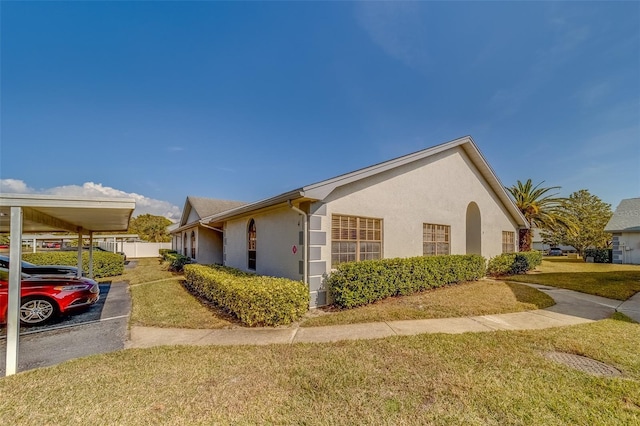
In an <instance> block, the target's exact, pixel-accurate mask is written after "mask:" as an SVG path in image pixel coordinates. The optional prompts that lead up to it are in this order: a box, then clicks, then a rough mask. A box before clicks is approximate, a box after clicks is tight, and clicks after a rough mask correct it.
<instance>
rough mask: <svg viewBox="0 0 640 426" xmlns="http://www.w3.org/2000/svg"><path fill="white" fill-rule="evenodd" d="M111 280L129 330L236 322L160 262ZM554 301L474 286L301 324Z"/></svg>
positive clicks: (504, 287) (506, 286) (468, 312)
mask: <svg viewBox="0 0 640 426" xmlns="http://www.w3.org/2000/svg"><path fill="white" fill-rule="evenodd" d="M137 262H138V263H137V266H136V267H135V268H133V269H126V270H125V272H124V275H122V276H120V277H112V280H114V281H127V282H129V284H130V286H131V297H132V300H133V309H132V314H131V325H139V326H147V327H175V328H227V327H231V326H239V323H238V321H236V319H235V318H233V317H231V316H230V315H228V314H226V313H225V312H224V311H222V310H220V309H217V308H216V307H215V306H212V305H211V304H207V303H206V302H204V301H200V300H198V299H197V298H195V297H194V296H193V295H192V294H190V293H189V292H188V291H187V290H186V289H185V288H184V287H183V286H182V280H183V277H182V275H178V274H174V273H172V272H170V271H168V270H167V267H166V265H165V264H164V263H163V262H161V261H160V260H158V259H139V260H138V261H137ZM553 303H554V302H553V299H551V298H550V297H549V296H547V295H546V294H544V293H542V292H540V291H538V290H535V289H532V288H530V287H527V286H524V285H520V284H511V283H505V282H497V281H478V282H469V283H463V284H457V285H454V286H447V287H442V288H439V289H435V290H430V291H426V292H423V293H420V294H416V295H412V296H403V297H396V298H390V299H386V300H383V301H380V302H378V303H375V304H372V305H368V306H364V307H360V308H355V309H349V310H344V311H333V310H331V309H317V310H312V311H310V312H309V314H308V315H307V318H306V319H305V320H303V322H302V323H301V324H300V325H301V326H303V327H314V326H323V325H335V324H354V323H363V322H372V321H393V320H406V319H426V318H448V317H461V316H476V315H489V314H499V313H506V312H520V311H526V310H531V309H541V308H545V307H548V306H551V305H553Z"/></svg>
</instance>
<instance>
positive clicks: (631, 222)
mask: <svg viewBox="0 0 640 426" xmlns="http://www.w3.org/2000/svg"><path fill="white" fill-rule="evenodd" d="M604 230H605V231H606V232H640V198H626V199H624V200H622V201H620V204H618V207H617V208H616V211H615V212H614V213H613V216H611V219H609V223H607V226H605V227H604Z"/></svg>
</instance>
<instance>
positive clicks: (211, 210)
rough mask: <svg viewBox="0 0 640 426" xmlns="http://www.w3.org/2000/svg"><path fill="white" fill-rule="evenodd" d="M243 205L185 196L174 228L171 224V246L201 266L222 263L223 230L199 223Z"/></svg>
mask: <svg viewBox="0 0 640 426" xmlns="http://www.w3.org/2000/svg"><path fill="white" fill-rule="evenodd" d="M244 204H246V203H243V202H241V201H228V200H214V199H210V198H201V197H193V196H188V197H187V200H186V201H185V203H184V208H183V209H182V216H181V217H180V222H178V223H177V226H174V225H170V226H171V228H173V229H170V230H169V229H168V231H169V232H170V233H171V247H172V249H173V250H175V251H177V252H178V253H180V254H182V255H184V256H188V257H190V258H192V259H193V260H195V261H197V262H199V263H203V264H222V252H221V250H218V247H221V246H222V229H216V228H214V227H211V226H208V225H207V224H205V223H202V222H201V219H202V218H203V217H206V216H211V215H214V214H216V213H220V212H223V211H226V210H229V209H232V208H234V207H238V206H242V205H244Z"/></svg>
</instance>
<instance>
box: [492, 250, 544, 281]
mask: <svg viewBox="0 0 640 426" xmlns="http://www.w3.org/2000/svg"><path fill="white" fill-rule="evenodd" d="M541 263H542V253H541V252H539V251H523V252H520V253H503V254H501V255H498V256H496V257H493V258H491V259H489V266H488V267H487V275H491V276H494V277H496V276H502V275H518V274H524V273H526V272H527V271H530V270H531V269H534V268H535V267H536V266H538V265H540V264H541Z"/></svg>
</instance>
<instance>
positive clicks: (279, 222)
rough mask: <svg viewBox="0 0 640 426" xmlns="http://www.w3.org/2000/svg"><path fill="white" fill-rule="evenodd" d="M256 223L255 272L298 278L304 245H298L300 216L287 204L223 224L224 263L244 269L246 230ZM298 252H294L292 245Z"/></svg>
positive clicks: (301, 223)
mask: <svg viewBox="0 0 640 426" xmlns="http://www.w3.org/2000/svg"><path fill="white" fill-rule="evenodd" d="M252 218H253V219H254V220H255V222H256V271H255V272H256V273H258V274H261V275H270V276H277V277H286V278H291V279H293V280H301V279H302V278H303V277H302V274H301V273H300V266H299V262H300V261H301V260H302V258H303V247H302V245H301V244H299V241H300V240H299V239H300V234H299V233H300V232H301V231H302V225H303V222H302V221H303V219H302V216H301V215H299V214H298V213H296V212H295V211H293V210H291V209H290V208H288V207H282V208H278V209H274V210H270V211H268V212H264V213H259V214H255V215H252V216H247V217H243V218H241V219H236V220H230V221H228V222H226V224H225V239H226V245H225V249H224V250H225V262H224V264H225V265H226V266H231V267H233V268H238V269H241V270H243V271H246V270H247V229H248V226H249V220H250V219H252ZM294 245H295V246H296V248H297V252H296V254H293V252H292V248H293V246H294Z"/></svg>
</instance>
